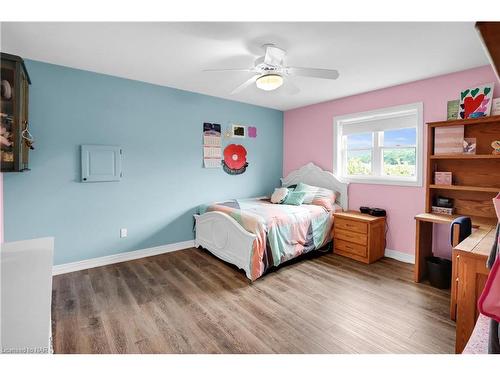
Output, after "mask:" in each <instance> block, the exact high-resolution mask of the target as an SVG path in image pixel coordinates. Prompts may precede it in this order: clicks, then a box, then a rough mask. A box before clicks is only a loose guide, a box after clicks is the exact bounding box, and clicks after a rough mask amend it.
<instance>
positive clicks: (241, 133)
mask: <svg viewBox="0 0 500 375" xmlns="http://www.w3.org/2000/svg"><path fill="white" fill-rule="evenodd" d="M246 136H247V128H246V126H243V125H238V124H233V127H232V132H231V137H233V138H245V137H246Z"/></svg>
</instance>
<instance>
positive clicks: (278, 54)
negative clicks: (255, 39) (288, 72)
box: [264, 44, 286, 66]
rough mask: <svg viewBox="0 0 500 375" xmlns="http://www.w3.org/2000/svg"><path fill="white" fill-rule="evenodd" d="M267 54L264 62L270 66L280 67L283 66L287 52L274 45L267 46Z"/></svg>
mask: <svg viewBox="0 0 500 375" xmlns="http://www.w3.org/2000/svg"><path fill="white" fill-rule="evenodd" d="M264 47H265V48H266V54H265V56H264V62H265V63H266V64H268V65H273V66H280V65H283V59H284V57H285V53H286V52H285V51H284V50H282V49H281V48H278V47H276V46H275V45H274V44H265V45H264Z"/></svg>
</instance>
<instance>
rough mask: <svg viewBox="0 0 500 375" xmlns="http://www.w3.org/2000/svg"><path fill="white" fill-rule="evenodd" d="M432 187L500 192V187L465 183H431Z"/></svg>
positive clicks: (430, 186)
mask: <svg viewBox="0 0 500 375" xmlns="http://www.w3.org/2000/svg"><path fill="white" fill-rule="evenodd" d="M429 188H430V189H441V190H462V191H477V192H486V193H498V192H500V187H488V186H463V185H429Z"/></svg>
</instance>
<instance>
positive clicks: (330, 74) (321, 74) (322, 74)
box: [286, 67, 339, 79]
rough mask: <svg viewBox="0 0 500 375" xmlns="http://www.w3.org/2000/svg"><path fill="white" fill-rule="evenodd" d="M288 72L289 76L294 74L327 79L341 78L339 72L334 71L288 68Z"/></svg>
mask: <svg viewBox="0 0 500 375" xmlns="http://www.w3.org/2000/svg"><path fill="white" fill-rule="evenodd" d="M286 71H287V73H288V74H293V75H296V76H305V77H315V78H325V79H337V78H339V72H338V71H336V70H334V69H318V68H297V67H288V68H286Z"/></svg>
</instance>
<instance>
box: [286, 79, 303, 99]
mask: <svg viewBox="0 0 500 375" xmlns="http://www.w3.org/2000/svg"><path fill="white" fill-rule="evenodd" d="M283 91H285V92H286V93H287V94H290V95H296V94H298V93H299V92H300V89H299V88H298V87H297V85H295V83H293V82H292V80H291V79H290V78H286V79H285V83H284V84H283Z"/></svg>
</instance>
